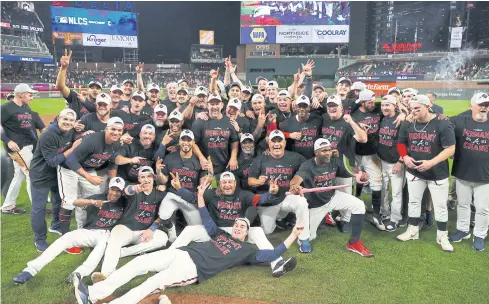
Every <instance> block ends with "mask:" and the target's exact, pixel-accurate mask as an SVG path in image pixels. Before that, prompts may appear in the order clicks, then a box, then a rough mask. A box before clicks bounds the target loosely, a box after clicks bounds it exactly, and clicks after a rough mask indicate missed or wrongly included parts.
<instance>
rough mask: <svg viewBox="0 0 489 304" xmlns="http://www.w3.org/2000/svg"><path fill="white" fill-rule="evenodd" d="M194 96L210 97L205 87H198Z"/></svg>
mask: <svg viewBox="0 0 489 304" xmlns="http://www.w3.org/2000/svg"><path fill="white" fill-rule="evenodd" d="M194 95H195V96H198V95H205V96H207V95H208V93H207V89H206V87H203V86H199V87H197V88H196V89H195V91H194Z"/></svg>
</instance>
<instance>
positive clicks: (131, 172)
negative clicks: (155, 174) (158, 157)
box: [109, 139, 156, 183]
mask: <svg viewBox="0 0 489 304" xmlns="http://www.w3.org/2000/svg"><path fill="white" fill-rule="evenodd" d="M155 152H156V146H155V145H154V143H153V144H152V145H151V146H150V147H149V148H148V149H144V147H143V145H142V144H141V141H139V140H137V139H136V140H133V141H132V143H131V144H130V145H123V146H122V148H121V149H120V150H119V154H120V155H122V156H124V157H128V158H132V157H136V156H140V157H144V159H143V160H141V161H140V162H139V164H126V165H121V166H118V165H116V164H115V163H110V164H109V170H117V174H118V175H119V176H120V177H122V178H123V179H124V180H125V181H126V182H130V183H137V182H138V170H139V168H141V167H142V166H149V167H151V168H153V170H154V169H155V168H154V166H153V165H154V163H155V162H154V160H153V155H154V153H155Z"/></svg>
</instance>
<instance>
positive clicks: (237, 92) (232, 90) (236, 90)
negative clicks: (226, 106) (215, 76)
mask: <svg viewBox="0 0 489 304" xmlns="http://www.w3.org/2000/svg"><path fill="white" fill-rule="evenodd" d="M225 85H226V84H225ZM240 96H241V83H240V82H236V81H235V82H232V83H231V84H229V90H228V100H231V99H233V98H239V97H240Z"/></svg>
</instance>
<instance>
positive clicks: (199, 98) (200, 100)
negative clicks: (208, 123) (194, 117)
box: [196, 94, 207, 109]
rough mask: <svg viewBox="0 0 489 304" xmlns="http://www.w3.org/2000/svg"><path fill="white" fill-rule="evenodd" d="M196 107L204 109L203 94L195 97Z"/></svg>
mask: <svg viewBox="0 0 489 304" xmlns="http://www.w3.org/2000/svg"><path fill="white" fill-rule="evenodd" d="M196 106H197V107H199V108H202V109H204V108H205V107H206V106H207V96H206V95H204V94H199V95H197V104H196Z"/></svg>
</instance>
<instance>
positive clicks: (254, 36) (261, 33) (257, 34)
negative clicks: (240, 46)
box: [250, 27, 267, 43]
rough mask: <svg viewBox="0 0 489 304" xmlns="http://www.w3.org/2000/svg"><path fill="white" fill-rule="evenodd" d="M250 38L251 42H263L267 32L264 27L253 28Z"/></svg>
mask: <svg viewBox="0 0 489 304" xmlns="http://www.w3.org/2000/svg"><path fill="white" fill-rule="evenodd" d="M250 38H251V40H253V42H257V43H263V42H265V39H267V32H266V31H265V29H264V28H262V27H259V28H254V29H253V30H252V31H251V33H250Z"/></svg>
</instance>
